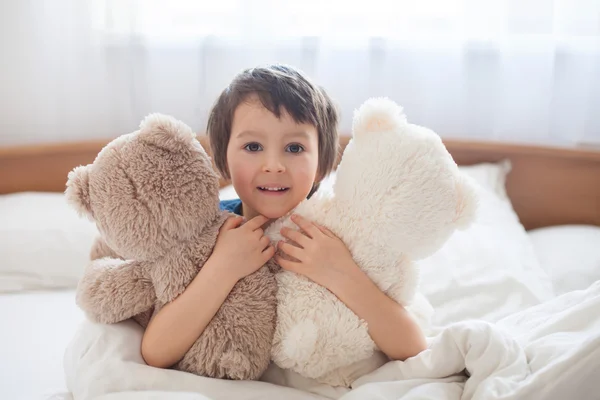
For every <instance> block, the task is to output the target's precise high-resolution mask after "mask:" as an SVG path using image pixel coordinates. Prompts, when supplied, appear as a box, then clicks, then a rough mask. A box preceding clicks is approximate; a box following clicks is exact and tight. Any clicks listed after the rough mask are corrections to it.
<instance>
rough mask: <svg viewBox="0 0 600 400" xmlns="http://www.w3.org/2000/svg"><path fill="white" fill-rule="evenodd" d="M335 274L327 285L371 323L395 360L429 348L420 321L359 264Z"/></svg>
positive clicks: (377, 338) (375, 336)
mask: <svg viewBox="0 0 600 400" xmlns="http://www.w3.org/2000/svg"><path fill="white" fill-rule="evenodd" d="M352 264H354V265H348V266H347V267H346V268H345V269H344V270H345V273H344V274H340V275H339V276H335V277H333V276H332V279H331V280H328V283H327V288H328V289H329V290H330V291H331V292H332V293H333V294H335V295H336V296H337V297H338V298H339V299H340V300H341V301H342V302H344V303H345V304H346V306H347V307H348V308H349V309H351V310H352V311H353V312H354V313H355V314H356V315H357V316H358V317H359V318H361V319H363V320H364V321H366V322H367V324H368V329H369V335H370V336H371V338H372V339H373V341H374V342H375V344H377V347H379V349H380V350H381V351H383V352H384V353H385V354H386V355H387V356H388V357H389V358H391V359H392V360H402V361H404V360H406V359H407V358H410V357H414V356H416V355H417V354H419V353H420V352H421V351H423V350H425V349H426V348H427V341H426V340H425V335H424V334H423V332H422V331H421V329H420V327H419V325H418V324H417V323H416V321H415V320H414V319H413V317H412V316H411V315H410V313H408V311H407V310H406V309H405V308H404V307H403V306H402V305H400V304H398V303H397V302H395V301H394V300H392V299H391V298H390V297H388V296H387V295H386V294H385V293H383V292H382V291H381V290H379V288H378V287H377V286H376V285H375V284H374V283H373V281H371V280H370V279H369V277H368V276H367V275H366V274H365V273H364V272H363V271H362V270H361V269H360V268H359V267H358V266H357V265H356V264H355V263H352Z"/></svg>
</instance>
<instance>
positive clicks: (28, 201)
mask: <svg viewBox="0 0 600 400" xmlns="http://www.w3.org/2000/svg"><path fill="white" fill-rule="evenodd" d="M220 194H221V198H222V199H224V198H235V197H236V196H235V192H234V194H233V195H231V193H230V192H228V191H227V189H226V190H223V191H221V193H220ZM97 233H98V231H97V229H96V226H95V224H93V223H92V222H90V221H89V220H88V219H86V218H82V217H79V216H78V215H77V213H76V212H75V210H73V208H71V207H70V206H69V205H68V204H67V202H66V201H65V197H64V194H63V193H45V192H21V193H13V194H5V195H0V293H10V292H20V291H26V290H41V289H64V288H75V287H76V286H77V283H78V282H79V279H80V277H81V274H82V273H83V270H84V268H85V266H86V265H87V263H88V262H89V254H90V249H91V246H92V244H93V242H94V239H95V237H96V235H97Z"/></svg>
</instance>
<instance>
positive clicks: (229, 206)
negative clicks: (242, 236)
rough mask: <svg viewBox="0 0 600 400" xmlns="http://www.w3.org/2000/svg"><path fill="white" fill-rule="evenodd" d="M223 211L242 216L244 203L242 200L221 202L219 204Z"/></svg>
mask: <svg viewBox="0 0 600 400" xmlns="http://www.w3.org/2000/svg"><path fill="white" fill-rule="evenodd" d="M219 207H220V208H221V210H224V211H229V212H232V213H234V214H237V215H242V201H241V200H240V199H232V200H221V201H220V202H219Z"/></svg>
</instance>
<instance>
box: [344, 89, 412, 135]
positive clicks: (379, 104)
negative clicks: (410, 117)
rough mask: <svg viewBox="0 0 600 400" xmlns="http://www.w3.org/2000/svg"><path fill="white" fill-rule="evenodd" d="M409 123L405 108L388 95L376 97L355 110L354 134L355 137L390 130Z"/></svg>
mask: <svg viewBox="0 0 600 400" xmlns="http://www.w3.org/2000/svg"><path fill="white" fill-rule="evenodd" d="M406 124H407V121H406V115H405V114H404V109H403V108H402V107H401V106H399V105H398V104H396V103H395V102H394V101H392V100H390V99H389V98H387V97H374V98H370V99H368V100H367V101H365V102H364V103H363V104H362V105H361V106H360V108H359V109H358V110H355V111H354V119H353V121H352V134H353V136H354V137H357V136H361V135H372V134H375V133H379V132H389V131H393V130H397V129H401V128H404V127H405V126H406Z"/></svg>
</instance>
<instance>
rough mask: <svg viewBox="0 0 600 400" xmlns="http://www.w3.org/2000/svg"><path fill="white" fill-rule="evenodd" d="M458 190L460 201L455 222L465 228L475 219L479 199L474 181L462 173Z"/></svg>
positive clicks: (459, 226) (460, 227) (458, 182)
mask: <svg viewBox="0 0 600 400" xmlns="http://www.w3.org/2000/svg"><path fill="white" fill-rule="evenodd" d="M456 191H457V196H458V202H457V205H456V216H455V219H454V222H455V223H456V227H457V228H458V229H461V230H464V229H467V228H468V227H469V226H470V225H471V223H473V221H475V218H476V216H477V208H478V206H479V199H478V197H477V194H476V192H475V187H474V183H473V182H471V181H470V180H469V179H468V178H467V177H466V176H464V175H462V174H461V175H460V177H459V179H458V181H457V182H456Z"/></svg>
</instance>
